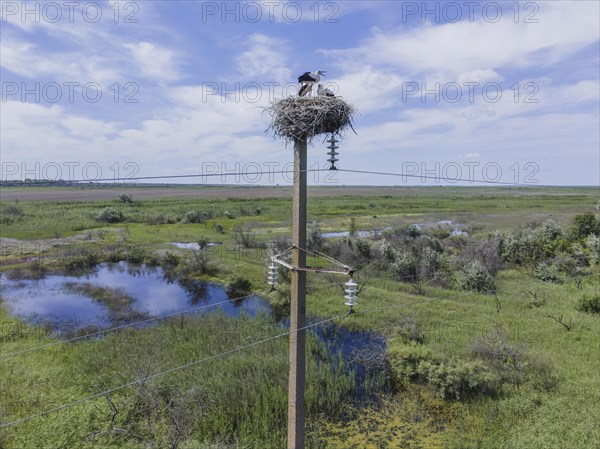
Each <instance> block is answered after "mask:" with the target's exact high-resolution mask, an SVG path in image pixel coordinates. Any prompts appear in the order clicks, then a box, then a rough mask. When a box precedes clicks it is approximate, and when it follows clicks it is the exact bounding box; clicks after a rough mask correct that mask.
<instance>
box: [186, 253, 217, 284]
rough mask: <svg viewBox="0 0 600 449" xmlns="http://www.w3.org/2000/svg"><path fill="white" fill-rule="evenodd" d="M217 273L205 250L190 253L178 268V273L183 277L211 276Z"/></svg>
mask: <svg viewBox="0 0 600 449" xmlns="http://www.w3.org/2000/svg"><path fill="white" fill-rule="evenodd" d="M217 271H218V269H217V266H216V265H215V264H214V263H213V262H212V261H211V260H210V257H209V255H208V252H207V251H206V250H205V249H197V250H193V251H191V253H189V254H188V256H187V257H186V258H185V259H183V260H182V261H181V262H180V263H179V266H178V272H179V273H180V274H181V275H182V276H184V277H185V276H196V275H198V274H205V275H213V274H215V273H216V272H217Z"/></svg>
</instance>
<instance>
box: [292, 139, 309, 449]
mask: <svg viewBox="0 0 600 449" xmlns="http://www.w3.org/2000/svg"><path fill="white" fill-rule="evenodd" d="M306 147H307V145H306V141H305V140H298V139H296V140H295V142H294V199H293V204H292V247H293V249H292V266H293V267H302V268H304V267H305V266H306V253H305V252H304V251H303V250H305V249H306V157H307V156H306V152H307V151H306ZM291 296H292V298H291V313H290V377H289V386H288V435H287V436H288V445H287V447H288V449H304V419H305V412H304V389H305V386H306V349H305V347H306V329H304V327H305V326H306V271H304V270H293V271H292V289H291ZM298 329H300V330H298Z"/></svg>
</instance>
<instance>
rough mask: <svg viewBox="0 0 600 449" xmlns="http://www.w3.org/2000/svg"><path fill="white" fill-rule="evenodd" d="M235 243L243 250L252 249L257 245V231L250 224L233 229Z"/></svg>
mask: <svg viewBox="0 0 600 449" xmlns="http://www.w3.org/2000/svg"><path fill="white" fill-rule="evenodd" d="M233 238H234V239H235V242H236V243H237V244H238V245H240V246H242V247H243V248H252V247H254V246H255V244H256V231H254V229H253V228H252V226H251V225H249V224H248V223H246V224H243V225H241V224H239V225H236V226H235V227H234V228H233Z"/></svg>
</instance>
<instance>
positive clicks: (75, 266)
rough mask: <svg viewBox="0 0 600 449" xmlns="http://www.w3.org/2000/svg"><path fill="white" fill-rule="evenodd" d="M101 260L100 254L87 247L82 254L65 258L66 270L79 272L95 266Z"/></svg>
mask: <svg viewBox="0 0 600 449" xmlns="http://www.w3.org/2000/svg"><path fill="white" fill-rule="evenodd" d="M98 262H99V259H98V255H97V254H96V253H95V252H92V251H91V250H88V249H85V250H84V251H83V252H82V253H81V254H79V255H77V256H74V257H69V258H67V259H65V260H64V262H63V263H64V267H65V270H66V271H67V272H69V273H78V272H81V271H85V270H89V269H90V268H93V267H95V266H96V265H97V264H98Z"/></svg>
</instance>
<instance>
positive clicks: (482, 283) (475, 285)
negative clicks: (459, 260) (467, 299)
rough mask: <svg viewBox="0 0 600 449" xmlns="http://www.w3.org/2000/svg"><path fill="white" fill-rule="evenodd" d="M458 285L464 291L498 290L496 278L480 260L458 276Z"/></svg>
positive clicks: (470, 264)
mask: <svg viewBox="0 0 600 449" xmlns="http://www.w3.org/2000/svg"><path fill="white" fill-rule="evenodd" d="M458 285H459V286H460V288H461V289H463V290H471V291H474V292H491V291H493V290H494V289H495V288H496V283H495V281H494V278H493V277H492V276H491V275H490V273H489V272H488V271H487V269H486V268H485V267H484V266H483V264H482V263H481V262H479V261H478V260H473V261H472V262H471V263H469V264H468V265H467V266H466V267H464V268H463V270H462V271H461V272H460V273H459V276H458Z"/></svg>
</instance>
